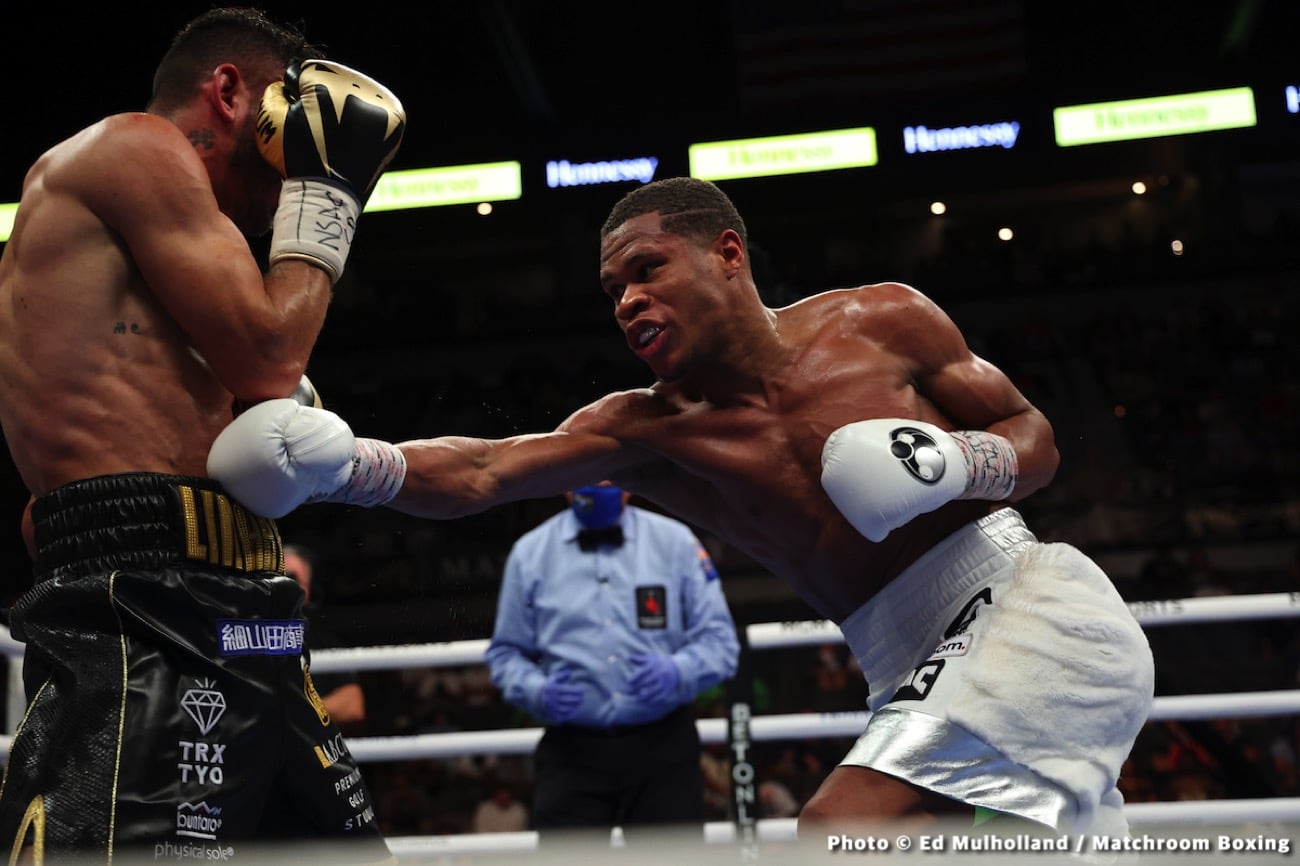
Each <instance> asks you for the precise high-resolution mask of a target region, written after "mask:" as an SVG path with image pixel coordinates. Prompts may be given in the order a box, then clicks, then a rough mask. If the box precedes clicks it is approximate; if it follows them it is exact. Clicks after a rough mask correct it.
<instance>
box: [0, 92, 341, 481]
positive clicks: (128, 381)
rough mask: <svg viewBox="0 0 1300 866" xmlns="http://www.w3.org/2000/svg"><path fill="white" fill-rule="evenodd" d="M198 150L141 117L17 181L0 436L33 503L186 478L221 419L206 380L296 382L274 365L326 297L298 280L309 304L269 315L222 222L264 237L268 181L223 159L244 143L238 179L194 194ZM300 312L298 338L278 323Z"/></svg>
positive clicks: (214, 387) (0, 314)
mask: <svg viewBox="0 0 1300 866" xmlns="http://www.w3.org/2000/svg"><path fill="white" fill-rule="evenodd" d="M247 122H249V123H251V119H250V120H249V121H247ZM211 140H212V139H211V138H210V136H208V135H207V134H205V131H204V130H203V129H201V128H200V129H190V130H182V129H181V128H179V127H178V126H177V125H176V124H175V123H173V122H172V121H169V120H166V119H164V118H162V117H159V116H156V115H151V114H143V113H133V114H121V115H115V116H112V117H109V118H106V119H105V120H103V121H100V122H99V123H97V124H95V125H93V126H91V127H89V128H87V129H85V130H83V131H82V132H80V133H78V134H76V135H74V136H72V137H71V138H69V139H67V140H66V141H64V142H62V143H60V144H58V145H56V146H55V147H53V148H52V149H51V150H49V151H48V152H47V153H46V154H45V155H43V156H42V157H41V158H40V159H39V160H38V161H37V162H36V163H35V165H33V167H32V168H31V170H30V171H29V172H28V174H27V177H26V179H25V182H24V185H23V195H22V200H21V203H20V207H19V211H18V218H17V222H16V224H15V227H14V231H13V235H12V237H11V238H10V240H9V242H8V244H7V245H6V248H5V249H4V254H3V257H0V424H2V425H3V429H4V436H5V440H6V444H7V445H8V448H9V451H10V454H11V456H12V458H13V460H14V462H15V464H16V466H17V468H18V471H19V473H20V475H21V477H22V479H23V481H24V483H25V484H26V485H27V488H28V490H29V491H31V493H32V494H33V495H35V496H40V495H42V494H44V493H47V492H49V491H50V490H53V489H54V488H56V487H59V486H60V485H63V484H66V483H68V482H71V481H75V480H78V479H83V478H90V477H94V476H98V475H105V474H110V473H120V472H161V473H172V474H178V475H197V476H202V475H204V474H206V472H205V463H206V459H207V453H208V448H209V446H210V445H211V443H212V440H213V439H214V438H216V435H217V433H218V432H219V431H220V430H221V429H222V427H223V426H224V425H226V424H228V423H229V422H230V419H231V402H232V395H231V392H230V391H229V390H227V388H226V387H224V386H223V385H222V382H221V380H220V379H219V378H218V375H217V373H215V372H214V370H213V366H214V365H221V367H222V370H223V371H224V372H226V373H228V374H229V378H230V380H231V381H239V382H240V384H241V385H243V384H244V383H245V382H247V383H249V387H250V388H251V389H254V390H253V393H254V394H256V389H262V388H265V389H267V390H268V391H270V393H275V390H274V389H278V388H284V387H285V386H284V385H282V384H280V383H282V382H284V381H286V380H287V381H293V380H294V379H296V376H297V375H300V373H301V369H302V366H303V362H302V360H301V359H300V358H298V357H291V355H292V354H294V353H296V352H299V351H301V352H302V354H303V355H304V356H305V349H299V348H298V345H296V344H293V343H291V341H290V339H289V338H287V337H286V335H287V334H288V333H289V332H290V331H295V332H296V331H301V332H302V337H300V338H296V340H297V343H298V344H301V346H303V347H306V348H309V347H310V344H311V341H312V340H313V339H314V335H315V329H316V328H318V327H319V322H320V321H321V320H322V319H323V316H324V309H325V304H326V302H327V298H328V282H327V280H326V278H325V277H324V275H323V274H322V275H319V276H315V275H310V274H307V275H306V276H305V277H304V276H303V275H302V274H300V275H299V276H298V279H299V280H300V281H301V280H303V279H310V280H311V282H312V284H313V286H312V290H311V291H310V292H303V291H302V290H301V289H299V290H298V291H299V298H300V299H301V300H297V299H296V300H295V301H294V302H293V303H292V304H283V308H282V309H276V308H275V307H274V306H273V302H274V298H273V297H272V296H270V294H269V286H270V285H271V283H270V282H268V285H267V287H264V284H263V275H262V273H261V271H260V268H259V267H258V264H257V262H256V261H255V259H254V258H253V256H252V254H251V253H250V252H249V248H248V245H247V241H246V240H245V236H244V234H243V233H242V232H241V231H240V229H239V228H237V227H236V221H238V222H239V223H240V224H241V225H246V226H247V227H248V228H249V229H251V230H253V231H258V230H260V229H262V228H263V227H264V226H265V225H266V224H268V222H269V214H270V212H271V211H272V209H273V208H274V205H275V202H276V196H277V195H278V189H279V178H278V176H277V175H276V174H275V173H274V171H273V170H272V169H271V168H270V167H269V166H267V165H266V164H265V163H264V162H263V161H262V160H260V159H258V158H257V154H256V153H255V152H251V154H245V153H243V152H242V151H240V150H238V148H243V149H244V150H247V149H248V148H251V147H252V143H251V142H252V139H251V133H250V136H249V140H248V142H246V143H245V142H242V141H241V142H239V143H236V144H235V145H234V147H235V148H236V150H235V151H234V153H235V155H234V157H232V161H231V162H230V163H229V165H231V166H233V167H238V168H240V169H241V170H244V171H246V172H247V174H246V175H245V176H237V175H236V174H235V173H234V172H230V173H225V172H224V171H223V173H221V174H218V175H216V177H217V180H214V179H212V178H210V176H209V169H208V168H207V167H205V165H204V163H203V161H202V160H201V157H200V154H201V153H207V152H210V151H213V147H212V146H211ZM214 164H215V163H214ZM223 165H225V164H223ZM212 170H213V171H217V169H215V168H214V169H212ZM218 185H219V187H218ZM218 188H219V189H220V190H221V192H222V195H223V201H224V203H225V209H223V208H221V207H219V206H218V201H217V196H216V190H217V189H218ZM226 210H229V212H230V213H231V214H233V216H227V215H226ZM290 267H293V268H295V269H303V268H305V267H306V266H305V265H301V264H297V263H295V264H293V265H291V266H290ZM303 274H305V271H303ZM272 279H274V278H272ZM304 304H306V305H309V306H310V312H308V313H307V314H306V315H305V316H304V318H303V319H302V320H301V321H293V320H292V319H290V318H287V316H289V315H291V314H292V311H293V310H295V309H299V310H301V309H304V306H303V305H304ZM290 346H291V348H290V349H289V350H288V351H286V347H290ZM282 352H283V353H284V354H283V355H282V356H280V357H277V355H279V354H280V353H282ZM286 362H287V366H288V367H290V368H291V369H285V367H284V366H280V365H281V364H285V363H286ZM269 370H275V371H276V372H275V374H274V376H271V375H268V371H269ZM236 371H238V373H236ZM291 376H292V377H294V379H290V378H289V377H291ZM258 379H260V380H262V382H264V383H265V384H262V382H258V381H257V380H258Z"/></svg>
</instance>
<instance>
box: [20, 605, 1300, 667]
mask: <svg viewBox="0 0 1300 866" xmlns="http://www.w3.org/2000/svg"><path fill="white" fill-rule="evenodd" d="M1128 607H1129V610H1131V611H1132V612H1133V616H1134V617H1135V618H1136V619H1137V621H1138V622H1139V623H1141V624H1142V625H1143V626H1144V627H1151V626H1160V625H1175V624H1177V625H1191V624H1194V623H1203V622H1225V621H1230V620H1251V619H1283V618H1287V617H1297V616H1300V592H1272V593H1262V594H1258V595H1228V596H1217V597H1213V598H1172V599H1164V600H1160V601H1135V602H1130V603H1129V606H1128ZM745 633H746V636H747V638H748V641H749V648H750V649H754V650H759V649H781V648H784V647H791V646H818V645H821V644H827V643H843V642H844V635H843V634H842V633H841V632H840V630H839V626H837V625H835V624H834V623H833V622H831V621H830V620H805V621H792V622H766V623H753V624H752V625H749V626H747V627H746V629H745ZM489 643H490V641H488V640H487V639H478V640H465V641H444V642H440V643H425V644H403V645H397V646H371V647H347V648H341V649H328V650H317V651H315V652H313V653H312V670H314V671H316V672H317V673H322V674H324V673H331V672H334V671H340V670H354V671H362V670H366V671H376V670H402V669H405V668H413V667H455V666H459V665H471V664H481V663H482V662H483V654H484V653H485V652H486V651H487V648H488V644H489ZM23 646H24V645H23V644H22V643H19V642H18V641H16V640H14V639H13V638H12V637H10V635H9V630H8V629H7V628H5V627H3V626H0V654H4V655H10V656H20V655H22V653H23Z"/></svg>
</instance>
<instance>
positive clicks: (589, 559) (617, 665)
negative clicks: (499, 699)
mask: <svg viewBox="0 0 1300 866" xmlns="http://www.w3.org/2000/svg"><path fill="white" fill-rule="evenodd" d="M620 523H621V525H622V527H623V536H624V539H625V541H624V543H623V545H622V547H617V548H615V547H601V548H599V549H598V550H595V551H591V552H584V551H582V550H581V549H580V548H579V547H578V530H579V529H581V528H582V526H581V524H579V523H578V519H577V518H576V517H574V516H573V512H572V511H571V510H569V509H565V510H564V511H562V512H560V513H559V514H556V515H555V516H553V517H551V518H549V519H548V520H546V521H545V522H543V523H542V524H541V525H540V526H538V527H536V528H535V529H533V530H531V531H530V532H528V533H526V534H524V535H523V536H521V537H520V538H519V540H518V541H516V542H515V544H514V546H513V547H512V548H511V550H510V555H509V557H508V558H507V559H506V569H505V576H504V578H503V580H502V583H501V594H500V598H499V600H498V602H497V618H496V627H495V628H494V629H493V634H492V641H491V644H490V645H489V647H488V651H487V663H488V666H489V667H490V668H491V670H492V682H493V683H495V684H496V686H497V688H499V689H500V690H501V692H502V694H503V695H504V696H505V699H506V700H507V701H509V702H510V703H512V704H514V705H515V706H518V707H522V708H523V709H525V710H527V711H528V712H530V713H532V714H533V715H535V716H537V717H538V718H539V719H543V718H544V716H543V715H542V712H541V690H542V684H543V683H544V682H545V681H546V678H547V676H548V675H549V674H551V673H552V672H554V671H557V670H562V669H563V670H568V671H569V673H570V678H569V683H570V684H576V685H578V686H581V688H582V691H583V697H582V707H581V709H580V710H579V711H578V714H577V716H576V717H574V718H573V719H571V720H570V723H571V724H577V725H585V726H588V727H609V726H611V725H635V724H642V723H645V722H650V721H654V720H656V719H659V718H662V717H663V716H665V715H667V714H668V713H669V712H671V711H672V710H673V709H675V708H676V707H678V706H680V705H682V704H685V703H689V702H690V701H692V700H693V699H694V698H695V696H696V695H697V694H698V693H699V692H701V691H703V690H704V689H706V688H708V687H709V686H712V685H714V684H716V683H718V682H720V681H722V680H725V679H729V678H731V677H732V676H734V675H735V673H736V663H737V659H738V657H739V654H740V644H739V641H738V640H737V638H736V626H735V623H734V622H732V619H731V612H730V611H729V610H728V609H727V602H726V598H725V597H724V596H723V594H722V585H721V581H720V580H718V573H717V571H716V570H715V569H714V567H713V561H712V560H711V559H710V558H709V555H708V553H706V552H705V550H704V547H703V545H701V544H700V542H699V540H698V539H697V538H696V537H695V534H694V533H693V532H692V531H691V530H690V528H689V527H688V526H686V525H685V524H683V523H681V522H679V521H676V520H673V519H670V518H668V517H665V516H664V515H661V514H658V513H656V512H653V511H646V510H644V509H641V508H637V507H635V506H628V507H626V508H625V509H624V510H623V514H622V517H621V518H620ZM638 653H662V654H666V655H670V656H672V659H673V662H674V663H675V664H676V665H677V670H678V671H679V672H680V673H681V683H680V685H679V687H678V689H677V692H676V694H674V695H672V696H670V697H669V698H668V699H666V700H664V701H661V702H656V703H652V704H646V703H644V702H642V701H640V700H638V699H637V698H636V697H634V696H633V695H632V693H631V690H630V688H629V687H628V678H629V677H630V676H631V675H632V673H633V672H634V670H635V668H634V667H633V666H632V663H631V661H630V659H631V657H632V656H634V655H636V654H638Z"/></svg>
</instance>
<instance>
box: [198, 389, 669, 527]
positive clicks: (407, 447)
mask: <svg viewBox="0 0 1300 866" xmlns="http://www.w3.org/2000/svg"><path fill="white" fill-rule="evenodd" d="M643 460H644V457H642V456H641V455H639V454H638V452H636V451H635V450H634V449H631V448H628V447H626V446H624V445H623V443H621V442H620V441H618V440H617V439H614V438H613V437H610V436H605V435H601V434H597V433H592V432H580V431H572V430H566V431H556V432H553V433H538V434H527V435H521V436H513V437H510V438H507V439H493V440H489V439H474V438H470V437H461V436H444V437H439V438H436V439H422V440H412V441H409V442H403V443H400V444H398V445H393V444H391V443H388V442H382V441H380V440H377V439H365V438H357V437H355V436H353V434H352V430H351V429H350V428H349V427H348V425H347V424H346V423H345V422H344V421H343V419H342V418H340V417H339V416H338V415H336V414H334V413H333V412H330V411H328V410H324V409H317V408H314V407H310V406H302V405H300V404H299V403H298V402H296V401H294V400H292V399H287V398H286V399H281V400H268V401H265V402H263V403H259V404H257V405H255V406H253V407H251V408H249V409H248V410H246V411H245V412H243V413H242V414H241V415H240V416H239V417H237V418H236V419H235V420H234V421H232V422H231V423H230V424H229V425H228V426H227V427H226V428H225V430H223V431H222V432H221V434H220V435H219V436H218V437H217V439H216V441H215V442H214V443H213V445H212V450H211V451H210V452H209V454H208V474H209V475H210V476H211V477H212V478H214V479H216V480H217V481H220V482H221V483H222V485H223V486H224V487H225V488H226V489H227V490H228V491H229V492H230V494H231V495H232V496H234V497H235V498H236V499H237V500H239V502H241V503H242V504H243V505H244V506H246V507H247V508H249V509H250V510H252V511H253V512H254V513H256V514H259V515H261V516H263V517H282V516H283V515H285V514H288V513H289V512H290V511H292V510H293V509H294V508H296V507H298V506H299V505H302V504H304V503H308V502H342V503H346V504H350V505H360V506H363V507H374V506H378V505H388V506H389V507H391V508H394V509H396V510H398V511H402V512H405V513H407V514H413V515H416V516H419V517H428V518H433V519H440V520H446V519H451V518H455V517H463V516H465V515H469V514H476V513H478V512H480V511H484V510H486V509H488V508H491V507H492V506H495V505H500V504H502V503H505V502H513V501H516V500H520V499H533V498H539V497H545V496H555V495H559V494H561V493H563V492H564V491H566V490H570V489H572V488H574V487H577V486H581V485H582V484H588V483H593V482H595V481H598V480H600V479H603V478H606V477H610V476H612V475H614V474H616V473H617V472H619V471H621V470H625V469H627V468H628V467H629V466H632V465H635V464H637V463H638V462H641V461H643Z"/></svg>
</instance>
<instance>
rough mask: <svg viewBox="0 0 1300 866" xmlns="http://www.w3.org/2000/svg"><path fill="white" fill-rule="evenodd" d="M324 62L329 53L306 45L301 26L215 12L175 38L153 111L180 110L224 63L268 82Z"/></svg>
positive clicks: (161, 69)
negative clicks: (310, 62)
mask: <svg viewBox="0 0 1300 866" xmlns="http://www.w3.org/2000/svg"><path fill="white" fill-rule="evenodd" d="M323 57H325V50H324V49H323V48H322V47H321V46H318V45H313V44H311V43H310V42H308V41H307V38H306V37H305V36H304V35H303V32H302V29H301V28H300V27H298V26H294V25H290V24H277V23H276V22H274V21H272V20H271V19H270V18H268V17H267V16H266V14H265V13H264V12H262V11H260V10H258V9H253V8H250V7H246V6H225V7H220V8H217V9H211V10H209V11H207V12H204V13H203V14H202V15H200V16H198V17H197V18H194V19H193V20H191V21H190V22H189V23H188V24H186V25H185V26H184V27H182V28H181V29H180V30H179V31H178V32H177V33H176V35H175V36H174V37H173V38H172V42H171V46H170V47H169V48H168V49H167V53H166V54H164V55H163V58H162V60H161V61H160V62H159V63H158V68H157V70H155V72H154V77H153V92H152V95H151V96H150V98H149V105H150V107H151V108H154V109H155V110H158V109H164V110H165V109H168V108H174V107H176V106H178V105H180V104H182V103H183V102H184V101H185V100H187V99H189V98H190V97H191V96H192V95H193V94H194V91H195V88H196V87H197V86H198V84H199V82H201V81H202V80H203V79H204V77H205V76H207V75H208V74H209V73H211V72H212V70H213V69H214V68H216V67H217V66H218V65H219V64H222V63H234V64H236V65H238V66H241V67H247V69H246V70H245V71H246V74H250V75H252V76H254V77H256V76H263V77H270V76H272V75H273V74H274V70H276V69H280V70H283V69H284V68H285V67H287V66H288V65H289V63H290V62H292V61H294V60H299V59H308V58H323Z"/></svg>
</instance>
